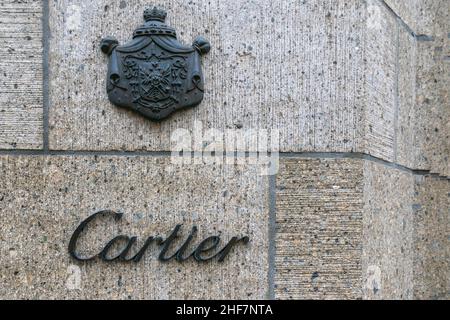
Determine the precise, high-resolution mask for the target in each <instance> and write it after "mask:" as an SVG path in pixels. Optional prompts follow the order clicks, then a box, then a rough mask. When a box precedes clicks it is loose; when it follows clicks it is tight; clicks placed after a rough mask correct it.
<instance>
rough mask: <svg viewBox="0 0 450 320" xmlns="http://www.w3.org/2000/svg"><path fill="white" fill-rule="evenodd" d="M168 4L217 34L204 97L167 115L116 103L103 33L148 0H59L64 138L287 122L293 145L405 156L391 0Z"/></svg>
mask: <svg viewBox="0 0 450 320" xmlns="http://www.w3.org/2000/svg"><path fill="white" fill-rule="evenodd" d="M156 4H157V5H161V6H163V7H164V8H166V9H167V11H168V13H169V17H168V19H169V23H170V24H171V25H173V26H174V27H176V28H177V30H178V31H179V34H180V38H181V39H182V40H183V41H184V42H186V43H189V42H190V41H191V39H193V38H194V37H195V36H196V35H197V34H204V35H206V36H207V37H208V38H210V40H211V43H212V46H213V49H212V51H211V53H210V54H209V55H208V56H206V57H205V59H204V65H205V73H206V79H207V92H206V97H205V100H204V102H203V103H202V104H201V105H200V106H199V107H197V108H195V109H192V110H187V111H183V112H180V113H178V114H177V115H175V116H173V117H172V118H171V119H169V120H167V121H165V122H163V123H162V124H154V123H151V122H149V121H147V120H145V119H142V118H140V117H139V116H137V115H134V114H132V113H130V112H128V111H124V110H120V109H118V108H116V107H114V106H112V105H111V104H109V102H108V100H107V98H106V92H105V89H104V88H105V83H104V82H105V74H106V58H105V57H104V56H103V55H102V53H101V52H100V51H99V49H98V44H99V41H100V39H101V38H102V37H103V36H105V35H109V34H111V35H114V36H116V37H117V38H118V39H119V40H120V41H121V42H123V41H126V40H127V39H129V37H130V36H131V32H132V31H133V29H134V28H135V27H136V26H138V25H139V24H140V23H141V22H142V17H141V16H142V14H141V12H142V10H143V8H144V7H146V6H147V3H146V2H145V1H134V2H131V3H128V2H127V3H126V5H120V4H119V3H113V4H110V3H109V2H108V5H106V1H104V0H103V1H97V2H95V3H93V4H89V5H87V4H85V3H83V2H82V1H75V0H73V1H68V0H65V1H57V2H51V8H50V26H51V30H52V40H51V55H50V60H51V65H52V70H51V80H52V81H51V89H50V93H51V94H50V95H51V105H52V108H51V115H50V123H51V127H50V133H51V135H50V146H51V148H52V149H76V150H82V149H95V150H123V149H126V150H169V149H170V135H171V133H172V132H174V130H176V129H177V128H185V129H188V130H192V127H193V125H194V121H202V122H203V125H204V128H217V129H219V130H221V131H223V130H225V129H228V128H231V129H236V128H242V130H246V129H278V130H280V134H281V146H280V148H281V150H282V151H341V152H349V151H360V152H363V151H367V152H369V153H371V154H374V155H375V156H379V157H382V158H385V159H387V160H391V159H392V158H393V145H394V142H393V137H394V124H393V119H394V111H393V104H394V93H395V92H394V83H393V81H394V79H395V65H394V62H395V52H396V50H395V44H396V43H395V40H396V33H395V32H392V30H393V29H395V27H396V26H395V20H393V16H392V15H390V14H388V11H387V9H386V8H385V7H384V6H381V5H380V4H379V2H377V1H370V4H369V5H368V4H366V3H364V2H363V1H356V0H351V1H339V2H330V1H315V2H286V1H281V0H277V1H265V0H264V1H247V2H246V3H245V4H242V2H240V1H237V0H233V1H226V2H223V1H217V0H215V1H208V2H206V1H198V2H194V3H190V4H189V5H188V4H187V3H186V2H184V1H176V0H174V1H166V2H161V3H156ZM371 10H372V11H374V12H375V15H370V14H371ZM369 15H370V19H369V18H368V16H369ZM188 17H189V18H188Z"/></svg>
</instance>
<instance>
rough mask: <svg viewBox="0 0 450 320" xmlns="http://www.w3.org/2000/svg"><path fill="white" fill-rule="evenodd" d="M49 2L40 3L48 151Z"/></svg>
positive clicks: (45, 130)
mask: <svg viewBox="0 0 450 320" xmlns="http://www.w3.org/2000/svg"><path fill="white" fill-rule="evenodd" d="M49 11H50V9H49V2H48V0H43V1H42V74H43V77H42V104H43V110H42V122H43V123H42V126H43V149H44V151H48V150H49V108H50V96H49V79H50V75H49V50H50V39H49V38H50V22H49V17H50V14H49Z"/></svg>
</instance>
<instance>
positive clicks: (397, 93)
mask: <svg viewBox="0 0 450 320" xmlns="http://www.w3.org/2000/svg"><path fill="white" fill-rule="evenodd" d="M395 22H396V48H395V51H396V52H395V55H396V58H395V59H396V61H395V111H394V162H397V160H398V131H399V105H400V89H399V88H400V85H399V81H400V19H399V18H396V19H395Z"/></svg>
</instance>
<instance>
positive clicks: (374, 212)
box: [361, 162, 414, 300]
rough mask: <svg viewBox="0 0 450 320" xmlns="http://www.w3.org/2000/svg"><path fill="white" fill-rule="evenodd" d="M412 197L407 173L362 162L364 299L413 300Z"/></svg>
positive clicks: (412, 181) (412, 187)
mask: <svg viewBox="0 0 450 320" xmlns="http://www.w3.org/2000/svg"><path fill="white" fill-rule="evenodd" d="M413 195H414V178H413V176H412V175H411V174H410V173H406V172H402V171H399V170H396V169H393V168H389V167H386V166H384V165H380V164H377V163H373V162H365V164H364V219H363V233H362V239H361V241H362V242H363V253H362V273H363V276H364V299H389V300H391V299H395V300H397V299H400V300H403V299H412V298H413V257H414V251H413V230H414V217H413V212H412V204H413Z"/></svg>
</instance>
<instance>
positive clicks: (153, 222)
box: [0, 156, 268, 299]
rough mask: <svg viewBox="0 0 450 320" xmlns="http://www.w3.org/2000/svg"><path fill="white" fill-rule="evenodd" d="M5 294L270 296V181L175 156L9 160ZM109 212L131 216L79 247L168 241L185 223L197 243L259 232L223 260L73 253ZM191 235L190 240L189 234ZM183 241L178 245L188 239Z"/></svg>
mask: <svg viewBox="0 0 450 320" xmlns="http://www.w3.org/2000/svg"><path fill="white" fill-rule="evenodd" d="M0 176H1V177H2V179H0V213H1V214H0V226H1V233H0V256H1V257H2V259H0V277H1V283H2V285H1V286H0V298H2V299H188V298H189V299H237V298H239V299H264V298H266V294H267V291H268V282H267V275H268V234H267V233H268V196H267V193H268V191H267V189H268V188H267V186H268V182H267V177H261V176H259V175H258V170H257V169H256V168H255V167H253V166H250V165H235V166H228V165H223V166H221V165H216V166H207V165H185V166H182V167H178V166H174V165H172V164H171V162H170V158H153V157H134V158H133V157H131V158H129V157H89V156H76V157H75V156H74V157H70V156H65V157H59V156H48V157H40V156H25V157H22V156H17V157H16V156H2V157H0ZM104 209H110V210H115V211H119V212H123V213H124V214H125V216H124V218H123V220H122V221H121V222H120V223H119V222H116V223H115V222H114V220H113V219H106V218H105V219H104V220H99V221H97V223H96V224H94V225H92V226H90V227H89V228H88V229H87V231H86V234H85V236H84V237H83V239H82V241H81V242H80V244H79V248H80V250H79V251H80V254H82V255H84V256H89V255H91V254H94V253H98V252H99V251H100V250H101V249H102V247H103V246H104V245H105V244H106V242H107V241H109V240H111V239H112V237H113V236H115V235H118V234H126V235H136V236H138V237H139V243H140V244H142V243H143V241H145V240H146V238H147V237H148V236H151V235H153V236H156V235H160V236H164V237H166V236H167V235H168V234H169V233H170V232H171V231H172V230H173V228H174V227H175V225H176V224H184V227H183V229H182V235H184V236H187V234H188V233H189V232H190V229H191V227H192V226H193V225H194V224H195V225H197V226H198V227H199V234H198V236H197V237H196V238H195V240H194V242H195V243H196V244H197V245H198V243H199V241H200V240H203V239H204V238H206V237H207V236H211V235H217V234H220V236H221V237H222V242H224V241H228V240H229V239H230V238H231V237H234V236H245V235H248V236H249V237H250V239H251V240H250V244H249V245H248V247H239V248H236V249H235V250H233V251H232V252H231V253H230V255H229V257H228V258H227V260H226V261H225V262H224V263H223V264H218V263H217V262H216V261H213V262H208V263H205V264H199V263H197V262H194V261H192V260H189V261H187V262H185V263H183V264H180V263H178V262H175V261H172V262H168V263H161V262H159V261H157V260H156V256H157V253H159V251H156V248H153V249H151V250H150V251H149V252H148V253H147V255H146V256H145V258H144V260H143V261H141V262H140V263H138V264H124V263H112V264H106V263H103V262H100V261H92V262H89V263H79V262H76V261H74V260H73V259H72V258H70V256H69V254H68V251H67V248H68V243H69V240H70V237H71V235H72V233H73V231H74V230H75V228H76V227H77V226H78V225H79V224H80V222H81V221H82V220H84V219H85V218H87V217H88V216H90V215H91V214H93V213H95V212H97V211H99V210H104ZM180 241H181V240H180ZM178 242H179V241H177V243H178Z"/></svg>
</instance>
